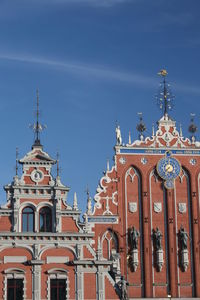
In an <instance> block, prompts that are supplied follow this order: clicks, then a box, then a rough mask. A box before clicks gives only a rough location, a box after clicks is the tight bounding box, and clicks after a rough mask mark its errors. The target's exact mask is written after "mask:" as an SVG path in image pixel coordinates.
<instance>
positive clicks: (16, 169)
mask: <svg viewBox="0 0 200 300" xmlns="http://www.w3.org/2000/svg"><path fill="white" fill-rule="evenodd" d="M18 155H19V151H18V148H16V164H15V175H16V176H18Z"/></svg>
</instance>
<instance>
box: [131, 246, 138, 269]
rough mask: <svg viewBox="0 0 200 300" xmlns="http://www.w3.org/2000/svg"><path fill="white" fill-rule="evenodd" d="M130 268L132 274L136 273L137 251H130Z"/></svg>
mask: <svg viewBox="0 0 200 300" xmlns="http://www.w3.org/2000/svg"><path fill="white" fill-rule="evenodd" d="M130 256H131V266H132V269H133V272H136V271H137V267H138V265H139V259H138V249H133V250H132V251H131V255H130Z"/></svg>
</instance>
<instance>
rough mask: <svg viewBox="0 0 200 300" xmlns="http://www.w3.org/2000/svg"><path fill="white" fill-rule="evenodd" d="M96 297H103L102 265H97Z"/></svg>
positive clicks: (99, 298)
mask: <svg viewBox="0 0 200 300" xmlns="http://www.w3.org/2000/svg"><path fill="white" fill-rule="evenodd" d="M97 299H98V300H104V299H105V284H104V273H103V266H97Z"/></svg>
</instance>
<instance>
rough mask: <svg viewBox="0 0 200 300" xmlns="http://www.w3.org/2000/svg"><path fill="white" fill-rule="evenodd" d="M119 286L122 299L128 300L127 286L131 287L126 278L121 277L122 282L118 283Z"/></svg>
mask: <svg viewBox="0 0 200 300" xmlns="http://www.w3.org/2000/svg"><path fill="white" fill-rule="evenodd" d="M117 285H118V287H119V290H120V299H121V300H127V299H128V291H127V285H129V284H128V282H127V281H126V279H125V277H124V276H121V280H120V281H119V282H118V283H117Z"/></svg>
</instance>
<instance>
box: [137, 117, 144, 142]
mask: <svg viewBox="0 0 200 300" xmlns="http://www.w3.org/2000/svg"><path fill="white" fill-rule="evenodd" d="M138 116H139V123H138V124H137V127H136V129H137V131H138V132H139V137H140V140H141V141H143V140H144V134H143V133H144V132H145V131H146V126H145V124H144V122H143V116H142V113H141V112H140V113H138Z"/></svg>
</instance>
